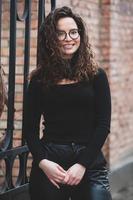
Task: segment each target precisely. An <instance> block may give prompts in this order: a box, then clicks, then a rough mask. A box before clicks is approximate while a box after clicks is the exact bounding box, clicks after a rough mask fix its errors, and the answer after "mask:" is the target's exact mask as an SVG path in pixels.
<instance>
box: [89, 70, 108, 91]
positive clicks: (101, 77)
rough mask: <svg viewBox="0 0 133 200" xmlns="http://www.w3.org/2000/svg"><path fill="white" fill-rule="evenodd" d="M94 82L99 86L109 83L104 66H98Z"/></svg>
mask: <svg viewBox="0 0 133 200" xmlns="http://www.w3.org/2000/svg"><path fill="white" fill-rule="evenodd" d="M93 83H94V86H96V87H98V88H99V87H100V86H101V87H103V86H107V85H109V82H108V77H107V74H106V72H105V70H104V69H103V68H101V67H100V68H98V71H97V73H96V74H95V75H94V82H93Z"/></svg>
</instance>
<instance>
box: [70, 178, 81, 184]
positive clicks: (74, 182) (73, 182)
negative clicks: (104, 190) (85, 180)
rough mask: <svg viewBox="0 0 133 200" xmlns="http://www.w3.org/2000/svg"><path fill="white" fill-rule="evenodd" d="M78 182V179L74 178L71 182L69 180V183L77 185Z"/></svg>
mask: <svg viewBox="0 0 133 200" xmlns="http://www.w3.org/2000/svg"><path fill="white" fill-rule="evenodd" d="M79 182H80V181H79V180H76V179H74V180H73V181H72V182H70V185H78V184H79Z"/></svg>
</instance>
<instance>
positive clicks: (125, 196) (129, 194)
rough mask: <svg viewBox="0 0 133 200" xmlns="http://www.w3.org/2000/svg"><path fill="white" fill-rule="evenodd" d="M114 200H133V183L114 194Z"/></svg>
mask: <svg viewBox="0 0 133 200" xmlns="http://www.w3.org/2000/svg"><path fill="white" fill-rule="evenodd" d="M113 200H133V183H132V184H130V185H127V186H126V187H124V188H123V189H121V190H120V191H119V192H117V193H115V194H113Z"/></svg>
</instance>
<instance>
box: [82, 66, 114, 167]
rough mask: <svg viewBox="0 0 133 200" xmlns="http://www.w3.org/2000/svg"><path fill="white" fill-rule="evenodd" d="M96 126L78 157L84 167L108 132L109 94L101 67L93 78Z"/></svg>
mask: <svg viewBox="0 0 133 200" xmlns="http://www.w3.org/2000/svg"><path fill="white" fill-rule="evenodd" d="M94 91H95V112H96V127H95V131H94V133H93V136H92V139H91V142H90V143H89V145H88V147H87V148H86V149H84V150H83V151H82V152H81V153H80V155H79V158H78V163H80V164H82V165H83V166H85V167H86V168H88V167H90V166H91V165H92V164H93V162H94V161H95V159H96V158H97V156H98V154H99V153H100V151H101V148H102V147H103V144H104V142H105V140H106V138H107V136H108V134H109V133H110V121H111V96H110V88H109V83H108V79H107V75H106V73H105V72H104V70H103V69H99V72H98V74H97V75H96V77H95V78H94Z"/></svg>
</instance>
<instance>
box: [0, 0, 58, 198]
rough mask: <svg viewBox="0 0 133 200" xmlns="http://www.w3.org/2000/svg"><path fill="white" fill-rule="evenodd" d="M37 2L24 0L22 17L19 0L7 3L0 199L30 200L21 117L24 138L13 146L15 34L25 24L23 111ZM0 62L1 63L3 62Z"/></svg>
mask: <svg viewBox="0 0 133 200" xmlns="http://www.w3.org/2000/svg"><path fill="white" fill-rule="evenodd" d="M33 1H34V0H24V3H23V4H24V11H23V14H22V16H20V15H19V14H18V9H17V3H18V1H17V0H10V1H9V0H7V2H8V3H9V5H10V9H9V12H10V31H9V73H8V105H7V125H6V129H5V134H4V135H5V137H4V139H3V140H2V141H1V142H0V165H1V163H3V165H4V171H5V173H4V174H2V173H1V170H0V179H1V181H0V199H1V200H8V199H10V200H14V199H17V200H18V199H19V200H20V199H25V200H26V199H27V198H28V196H26V194H25V193H26V190H27V188H28V177H27V172H26V168H27V157H28V153H29V152H28V148H27V145H26V144H25V140H24V137H23V119H24V117H25V116H24V114H22V129H21V134H22V137H21V138H22V139H21V146H18V147H15V148H14V147H13V134H14V120H15V119H14V118H15V117H14V113H15V106H14V105H15V98H14V97H15V87H16V85H15V76H16V49H17V46H16V38H17V36H16V32H17V26H16V24H17V21H19V22H21V23H24V24H25V34H24V41H25V42H24V65H23V89H22V93H23V95H22V96H23V101H22V108H24V99H25V91H26V87H27V84H28V81H27V76H28V73H29V61H30V30H31V4H32V3H33ZM3 2H4V1H2V0H0V41H1V27H2V17H1V16H2V6H3ZM55 3H56V1H55V0H51V10H53V9H54V8H55ZM37 12H38V29H39V26H40V24H41V23H42V21H43V20H44V18H45V0H38V11H37ZM0 57H1V42H0ZM0 61H1V60H0ZM22 113H24V112H22ZM16 159H17V160H18V162H19V171H18V175H17V179H16V181H15V184H14V183H13V174H12V173H13V167H14V162H15V160H16Z"/></svg>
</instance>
